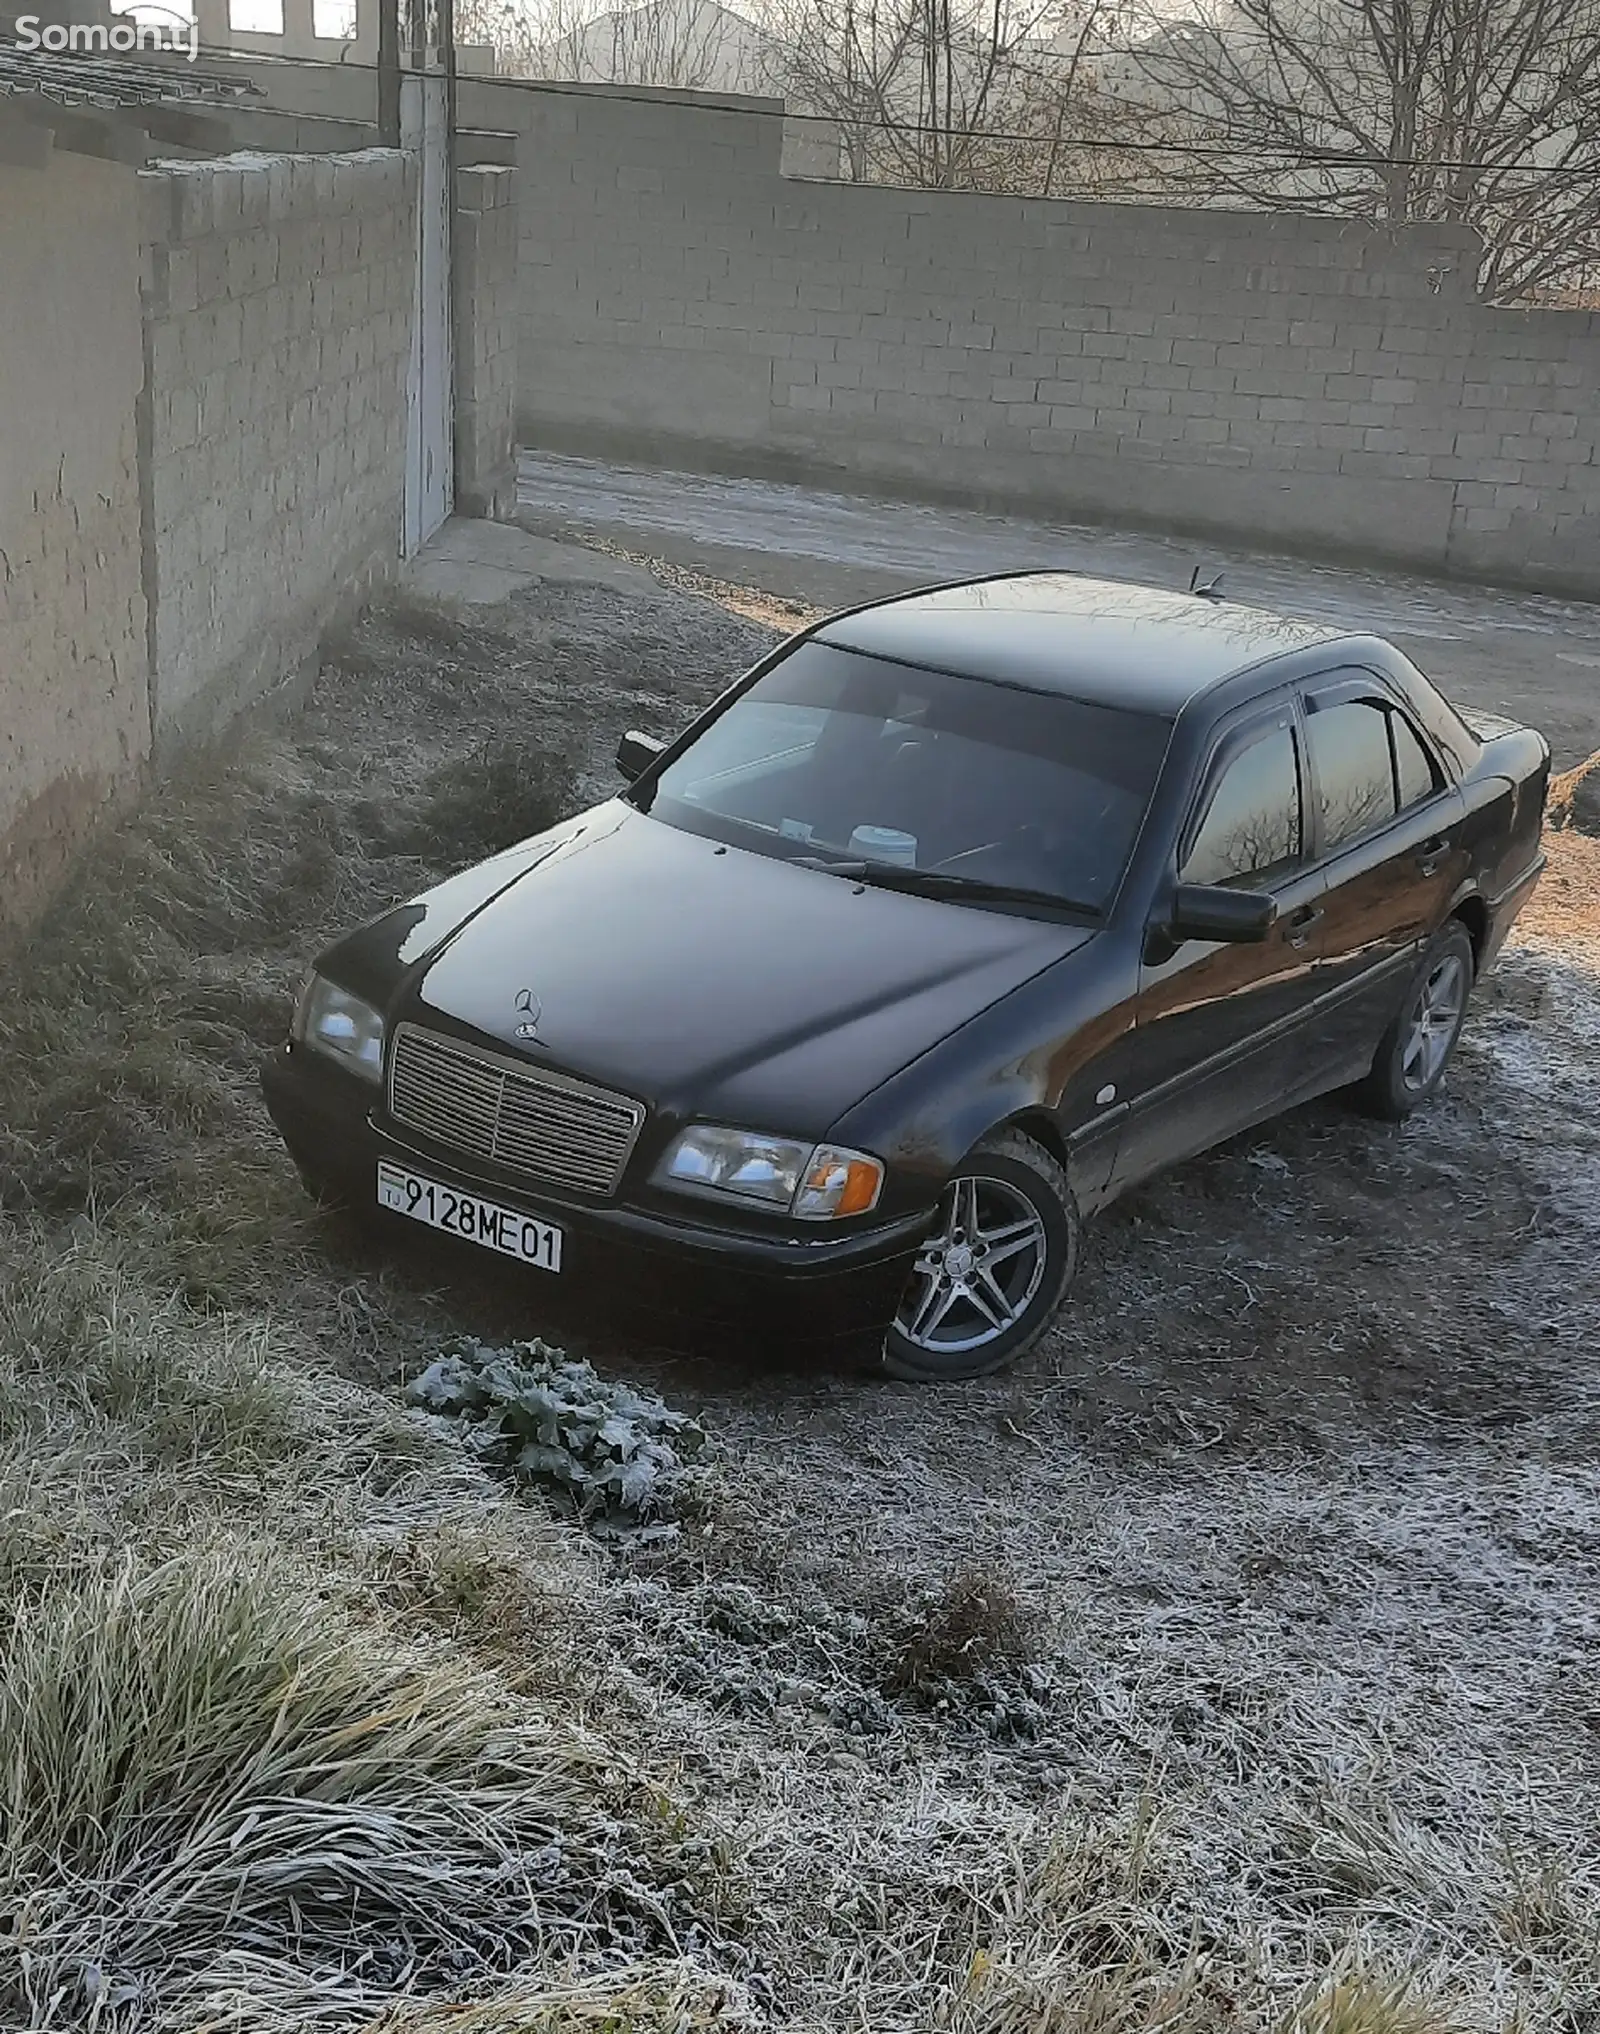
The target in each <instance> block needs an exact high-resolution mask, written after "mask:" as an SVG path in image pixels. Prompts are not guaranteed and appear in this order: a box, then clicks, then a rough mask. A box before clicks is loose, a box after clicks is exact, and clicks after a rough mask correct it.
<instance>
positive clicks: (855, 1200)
mask: <svg viewBox="0 0 1600 2034" xmlns="http://www.w3.org/2000/svg"><path fill="white" fill-rule="evenodd" d="M882 1185H883V1167H882V1166H881V1165H880V1164H879V1163H878V1161H877V1160H876V1159H875V1158H867V1157H865V1156H864V1155H863V1154H862V1153H861V1152H859V1151H837V1150H835V1149H834V1148H833V1147H832V1146H831V1145H827V1144H820V1145H818V1147H817V1149H816V1150H815V1151H814V1152H813V1153H812V1154H811V1163H810V1165H809V1166H808V1167H807V1169H806V1176H805V1178H804V1179H803V1180H802V1181H801V1182H800V1190H799V1192H798V1193H797V1194H796V1195H795V1197H794V1212H795V1213H796V1214H797V1215H803V1216H805V1217H806V1218H807V1219H809V1220H812V1221H817V1220H826V1219H828V1218H829V1217H832V1216H836V1215H864V1214H865V1213H866V1212H867V1210H868V1209H869V1208H870V1207H872V1206H874V1205H875V1203H876V1201H877V1198H878V1192H879V1189H880V1188H881V1187H882Z"/></svg>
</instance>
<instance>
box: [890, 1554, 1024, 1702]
mask: <svg viewBox="0 0 1600 2034" xmlns="http://www.w3.org/2000/svg"><path fill="white" fill-rule="evenodd" d="M1039 1635H1040V1623H1039V1618H1038V1615H1037V1613H1036V1612H1035V1611H1034V1610H1033V1609H1032V1608H1031V1607H1030V1606H1029V1605H1028V1604H1027V1603H1026V1602H1024V1600H1023V1598H1022V1595H1021V1593H1020V1592H1019V1590H1018V1587H1017V1583H1016V1578H1015V1577H1014V1576H1013V1575H1012V1574H1011V1573H1010V1571H1009V1570H1008V1569H1006V1568H1005V1567H1003V1566H1002V1565H1001V1564H1000V1563H998V1562H993V1561H991V1562H986V1563H982V1564H977V1563H972V1562H963V1563H962V1564H961V1565H960V1566H958V1567H957V1568H955V1569H954V1570H952V1572H951V1573H950V1574H949V1575H948V1576H947V1577H946V1579H945V1583H944V1587H943V1588H942V1589H941V1590H940V1591H939V1593H938V1594H937V1595H936V1596H935V1597H934V1598H933V1599H932V1601H931V1602H929V1603H927V1604H926V1605H925V1606H923V1608H922V1609H921V1611H920V1613H919V1614H918V1615H917V1617H916V1620H915V1622H914V1623H913V1625H912V1628H911V1629H910V1630H909V1631H908V1632H907V1633H906V1634H905V1635H904V1637H903V1638H901V1639H900V1640H899V1642H898V1644H897V1645H896V1647H895V1649H894V1654H893V1657H892V1659H891V1661H890V1664H889V1672H888V1683H889V1686H890V1688H891V1689H892V1690H894V1691H895V1692H897V1693H906V1694H909V1693H922V1694H927V1693H930V1692H933V1691H936V1690H938V1689H940V1688H944V1687H947V1686H948V1685H949V1684H951V1683H961V1682H972V1681H979V1680H982V1679H985V1678H986V1677H988V1676H991V1675H995V1674H1003V1673H1005V1672H1007V1671H1008V1670H1011V1669H1015V1668H1017V1667H1021V1666H1025V1665H1026V1664H1027V1663H1028V1661H1029V1660H1031V1659H1032V1658H1034V1656H1035V1651H1036V1648H1037V1645H1038V1640H1039Z"/></svg>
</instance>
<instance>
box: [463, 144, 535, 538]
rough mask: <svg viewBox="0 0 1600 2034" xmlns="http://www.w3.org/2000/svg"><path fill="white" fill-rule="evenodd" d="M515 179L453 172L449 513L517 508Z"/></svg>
mask: <svg viewBox="0 0 1600 2034" xmlns="http://www.w3.org/2000/svg"><path fill="white" fill-rule="evenodd" d="M516 182H517V179H516V173H515V172H514V171H512V170H509V169H501V168H495V167H492V166H480V165H469V166H466V167H464V168H461V169H458V170H457V171H456V197H455V203H456V210H455V225H454V230H455V249H454V273H453V284H454V290H455V335H454V336H455V406H456V494H455V500H456V509H457V512H458V513H459V514H461V515H469V516H508V515H510V514H511V513H512V512H513V510H514V509H515V507H516V499H517V462H516V410H517V341H518V329H517V327H518V315H517V314H518V310H519V307H520V304H521V292H520V288H519V283H518V271H517V257H518V232H517V212H516V205H515V203H514V199H515V193H516Z"/></svg>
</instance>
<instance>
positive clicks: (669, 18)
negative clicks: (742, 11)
mask: <svg viewBox="0 0 1600 2034" xmlns="http://www.w3.org/2000/svg"><path fill="white" fill-rule="evenodd" d="M456 11H457V19H458V21H462V22H464V23H465V24H466V25H465V26H464V27H463V28H462V30H461V33H462V36H463V39H469V38H468V30H469V29H470V31H471V36H472V38H473V39H477V40H480V41H484V42H489V43H492V44H493V45H494V47H495V49H496V51H497V52H498V54H499V56H500V59H501V68H502V70H504V71H505V72H506V73H508V74H510V75H518V74H520V75H523V76H531V77H544V78H561V79H570V80H572V81H574V82H577V83H583V84H605V85H649V86H670V87H673V88H675V89H677V90H679V91H697V90H702V89H711V90H721V91H738V90H745V91H749V90H753V89H756V84H755V82H754V81H755V80H756V78H757V76H758V73H759V68H760V64H759V51H760V49H761V46H762V45H763V43H764V40H765V38H764V37H763V36H762V35H761V34H760V31H759V30H757V29H755V28H754V27H753V26H752V25H751V24H749V23H748V22H746V21H744V20H743V19H742V18H741V17H740V16H738V15H736V14H734V13H732V12H731V11H730V10H728V9H726V8H724V7H722V6H720V5H719V4H717V0H623V4H622V5H620V6H615V5H606V4H605V0H531V4H529V0H456Z"/></svg>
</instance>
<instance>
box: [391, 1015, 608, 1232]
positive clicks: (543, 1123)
mask: <svg viewBox="0 0 1600 2034" xmlns="http://www.w3.org/2000/svg"><path fill="white" fill-rule="evenodd" d="M389 1113H390V1114H391V1115H392V1116H393V1117H394V1119H395V1121H396V1122H397V1123H403V1124H404V1125H405V1126H406V1128H407V1129H410V1130H419V1131H421V1133H422V1135H423V1136H424V1137H429V1138H432V1139H433V1140H434V1142H435V1143H438V1144H444V1145H448V1146H449V1147H450V1149H451V1150H452V1151H462V1152H466V1153H468V1154H469V1155H470V1156H471V1157H473V1158H483V1159H488V1160H490V1161H491V1162H492V1163H493V1164H496V1165H502V1166H504V1167H505V1168H506V1169H507V1170H508V1171H510V1172H516V1173H521V1174H522V1175H523V1177H524V1178H526V1179H531V1180H540V1181H543V1182H545V1183H546V1184H548V1185H550V1186H566V1187H580V1188H582V1189H583V1190H584V1191H586V1192H588V1193H595V1194H612V1193H615V1192H616V1190H617V1184H618V1182H619V1181H620V1180H621V1178H622V1170H623V1167H624V1166H625V1165H626V1164H627V1162H628V1157H629V1154H630V1153H631V1152H632V1150H633V1145H634V1139H635V1138H636V1137H637V1136H638V1134H639V1129H640V1126H641V1125H642V1124H643V1122H644V1115H645V1112H644V1108H643V1105H642V1104H641V1103H639V1102H635V1101H632V1100H630V1098H629V1097H628V1096H627V1095H614V1094H611V1093H609V1092H608V1091H607V1090H606V1089H604V1088H591V1087H589V1086H588V1085H587V1084H586V1083H585V1082H583V1081H576V1080H573V1079H571V1078H570V1076H568V1075H566V1074H557V1073H547V1072H545V1071H544V1069H543V1068H536V1067H530V1066H524V1065H519V1064H518V1062H517V1061H515V1060H509V1059H501V1058H500V1057H499V1056H498V1055H496V1054H494V1053H489V1052H480V1051H479V1050H478V1049H477V1047H475V1046H471V1045H463V1044H462V1043H461V1042H460V1041H459V1040H457V1039H454V1038H440V1037H439V1036H437V1034H435V1033H434V1032H431V1031H419V1030H418V1029H417V1028H416V1026H415V1025H412V1024H402V1025H401V1026H400V1028H399V1030H398V1031H397V1032H396V1033H395V1040H394V1051H393V1053H392V1054H391V1056H390V1060H389Z"/></svg>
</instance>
